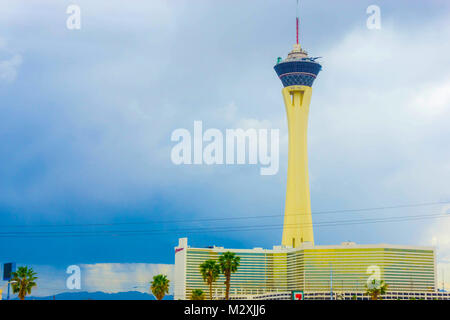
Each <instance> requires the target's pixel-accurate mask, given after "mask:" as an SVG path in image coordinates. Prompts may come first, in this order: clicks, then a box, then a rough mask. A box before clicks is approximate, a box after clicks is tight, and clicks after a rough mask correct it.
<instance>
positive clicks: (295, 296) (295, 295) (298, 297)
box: [292, 291, 303, 300]
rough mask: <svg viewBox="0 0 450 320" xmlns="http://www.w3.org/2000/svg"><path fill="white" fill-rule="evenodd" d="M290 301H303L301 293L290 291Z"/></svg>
mask: <svg viewBox="0 0 450 320" xmlns="http://www.w3.org/2000/svg"><path fill="white" fill-rule="evenodd" d="M292 300H303V291H292Z"/></svg>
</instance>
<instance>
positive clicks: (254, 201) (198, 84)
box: [0, 0, 450, 294]
mask: <svg viewBox="0 0 450 320" xmlns="http://www.w3.org/2000/svg"><path fill="white" fill-rule="evenodd" d="M301 3H302V4H301V27H300V29H301V36H300V38H301V43H302V46H303V47H304V48H305V49H306V50H308V52H309V53H310V54H311V55H313V56H321V57H323V58H322V59H321V60H320V61H321V63H322V64H323V71H322V72H321V73H320V75H319V77H318V79H317V80H316V82H315V84H314V90H313V98H312V103H311V112H310V123H309V125H310V127H309V141H308V143H309V167H310V180H311V202H312V208H313V219H314V222H315V223H316V224H318V223H324V222H330V221H339V220H352V221H353V220H355V219H356V220H358V219H372V218H391V217H405V216H406V217H410V216H421V217H424V216H426V215H439V217H438V218H435V219H432V218H430V217H425V218H423V219H422V218H421V219H420V220H419V219H418V220H411V219H409V218H407V219H406V220H405V221H402V222H384V223H376V224H367V223H366V224H357V225H354V224H353V225H352V224H349V223H343V224H341V225H338V226H319V225H317V227H316V228H315V239H316V243H317V244H336V243H340V242H342V241H346V240H352V241H355V242H358V243H382V242H383V243H394V244H411V245H435V246H437V248H438V259H439V270H438V271H439V276H440V273H441V271H442V270H443V269H444V268H447V270H448V271H447V272H445V274H446V277H447V288H449V287H450V267H449V266H450V235H449V230H450V219H448V218H446V217H445V214H448V213H449V212H450V206H449V204H450V148H449V145H450V142H449V138H450V126H449V123H450V62H449V59H448V56H449V53H450V42H449V41H448V39H449V38H450V3H448V1H444V0H433V1H411V0H408V1H406V0H402V1H382V0H370V1H364V0H361V1H356V0H355V1H350V0H340V1H335V0H329V1H312V0H304V1H301ZM70 4H77V5H79V7H80V9H81V29H80V30H69V29H67V27H66V20H67V18H68V17H69V14H67V13H66V10H67V7H68V6H69V5H70ZM372 4H376V5H378V6H379V7H380V9H381V29H380V30H369V29H368V28H367V26H366V20H367V18H368V14H367V13H366V9H367V7H368V6H369V5H372ZM294 22H295V1H293V0H283V1H280V0H270V1H264V2H263V1H256V0H248V1H238V0H235V1H234V0H233V1H212V0H208V1H207V0H198V1H187V0H185V1H182V0H152V1H137V0H136V1H126V2H125V1H118V0H108V1H100V0H95V1H92V0H91V1H88V0H72V1H62V0H61V1H50V0H48V1H47V0H41V1H18V0H2V1H1V3H0V159H1V162H0V163H1V165H0V218H1V223H0V233H1V234H0V236H1V241H0V261H1V262H7V261H17V262H19V263H20V264H27V265H32V266H35V267H36V269H37V270H40V274H41V275H42V278H43V279H49V278H47V275H48V274H58V275H59V276H58V277H57V278H58V279H54V278H55V277H53V280H52V279H49V280H45V283H47V284H48V285H47V288H58V289H59V288H60V287H64V283H65V279H66V277H67V275H66V274H65V269H66V268H67V266H69V265H73V264H77V265H80V266H81V267H82V270H83V271H84V274H86V275H87V274H94V273H96V274H98V273H99V272H100V273H102V274H104V275H106V274H107V273H108V272H115V273H118V274H119V275H118V276H117V277H116V278H117V279H119V280H117V281H116V282H117V283H114V285H113V284H110V286H109V287H108V288H104V287H101V285H99V286H98V288H100V289H101V290H104V291H108V292H117V290H126V288H131V287H133V285H132V283H130V281H128V280H127V281H128V282H126V281H125V280H123V281H120V279H121V276H120V274H121V272H122V273H123V272H125V271H123V270H131V269H132V270H133V271H132V272H133V274H136V276H135V277H134V276H133V277H134V278H133V279H135V281H134V280H133V281H134V282H135V283H139V285H141V282H144V283H145V281H144V280H143V279H144V278H147V279H148V280H149V278H150V277H151V275H152V274H154V272H156V271H155V270H157V271H158V270H162V269H159V268H163V269H164V268H166V269H164V270H167V273H169V274H170V273H171V271H170V266H167V265H168V264H173V263H174V251H173V247H174V246H175V245H176V244H177V242H178V240H177V239H178V237H180V236H188V237H189V243H190V244H191V245H193V246H207V245H211V244H216V245H222V246H225V247H239V248H248V247H255V246H258V247H261V246H262V247H271V246H273V245H276V244H279V242H280V241H281V229H280V228H279V227H274V228H273V229H271V230H268V231H267V230H265V231H261V230H257V228H256V230H252V231H241V232H236V231H233V232H225V231H217V230H214V228H216V229H217V228H220V227H236V226H243V225H251V226H258V225H274V226H279V225H280V224H282V221H283V217H282V215H283V211H284V200H285V199H284V197H285V183H286V169H287V167H286V166H287V128H286V119H285V117H286V115H285V111H284V106H283V102H282V97H281V83H280V81H279V79H278V78H277V77H276V74H275V72H274V70H273V65H274V64H275V62H276V58H277V57H278V56H283V57H284V56H286V54H287V53H288V52H289V51H290V50H291V47H292V44H293V43H294V40H295V25H294ZM195 120H201V121H203V126H204V128H218V129H220V130H225V129H227V128H271V129H279V130H280V170H279V172H278V174H276V175H273V176H261V175H260V174H259V166H255V165H243V166H242V165H241V166H237V165H234V166H225V165H216V166H206V165H202V166H193V165H191V166H189V165H185V166H176V165H174V164H173V163H172V161H171V158H170V153H171V149H172V147H173V146H174V142H172V141H171V140H170V137H171V134H172V132H173V131H174V130H175V129H177V128H186V129H188V130H190V131H192V130H193V122H194V121H195ZM439 202H441V204H434V205H431V204H430V203H439ZM446 202H447V203H446ZM416 204H430V205H423V206H422V205H420V206H415V205H416ZM402 205H412V206H408V207H401V208H396V209H393V208H391V209H378V210H371V211H345V210H352V209H360V208H384V207H396V206H402ZM342 210H344V211H345V212H337V213H326V214H321V213H323V212H324V211H342ZM314 213H316V214H314ZM264 216H273V217H272V218H267V217H264ZM443 216H444V217H443ZM224 217H251V218H249V219H246V220H216V221H213V220H209V221H205V219H215V218H224ZM258 217H259V218H258ZM202 219H203V221H202ZM199 228H206V231H205V232H192V230H194V231H198V230H199ZM177 229H181V230H183V229H184V230H191V232H187V231H184V232H183V231H176V230H177ZM111 231H117V232H120V231H132V232H131V233H129V234H127V235H124V234H123V233H114V232H111ZM136 231H140V232H142V233H143V234H137V233H136ZM149 231H152V232H149ZM155 231H157V232H155ZM11 232H40V233H39V237H24V236H23V235H19V236H18V235H17V233H15V234H14V235H12V234H11ZM71 232H86V233H85V234H81V235H80V234H77V235H76V236H75V235H74V234H73V233H71ZM89 232H95V235H94V236H92V234H89ZM55 233H57V234H55ZM130 264H134V265H130ZM93 266H95V268H94V267H93ZM93 268H94V269H95V272H94V271H92V270H93ZM127 268H128V269H127ZM55 270H57V271H55ZM143 275H145V276H143ZM96 277H97V278H98V277H99V276H98V275H97V276H96ZM42 281H44V280H42ZM133 281H132V282H133ZM439 281H440V283H441V282H442V279H441V278H439ZM53 282H54V283H53ZM89 283H96V282H93V281H89ZM41 287H44V285H41ZM96 288H97V286H91V287H89V288H88V289H89V290H95V289H96ZM40 290H44V289H40ZM143 290H144V291H145V290H146V289H143ZM41 293H42V292H41ZM46 293H48V292H45V294H46ZM42 294H44V293H42Z"/></svg>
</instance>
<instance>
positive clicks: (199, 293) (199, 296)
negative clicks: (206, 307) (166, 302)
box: [191, 289, 205, 300]
mask: <svg viewBox="0 0 450 320" xmlns="http://www.w3.org/2000/svg"><path fill="white" fill-rule="evenodd" d="M191 300H205V293H204V292H203V290H201V289H195V290H192V293H191Z"/></svg>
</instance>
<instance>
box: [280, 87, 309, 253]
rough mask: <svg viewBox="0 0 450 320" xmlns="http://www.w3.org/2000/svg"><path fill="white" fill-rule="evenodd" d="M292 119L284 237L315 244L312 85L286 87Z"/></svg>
mask: <svg viewBox="0 0 450 320" xmlns="http://www.w3.org/2000/svg"><path fill="white" fill-rule="evenodd" d="M282 92H283V98H284V104H285V106H286V113H287V119H288V132H289V155H288V173H287V188H286V206H285V212H284V227H283V241H282V244H283V245H285V246H292V247H294V248H295V247H298V246H300V245H301V243H302V242H311V243H312V244H314V234H313V225H312V216H311V201H310V194H309V175H308V147H307V131H308V114H309V104H310V102H311V93H312V88H311V87H308V86H289V87H285V88H283V91H282Z"/></svg>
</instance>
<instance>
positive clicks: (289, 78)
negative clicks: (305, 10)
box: [274, 18, 322, 248]
mask: <svg viewBox="0 0 450 320" xmlns="http://www.w3.org/2000/svg"><path fill="white" fill-rule="evenodd" d="M297 30H298V18H297ZM316 59H317V58H310V57H308V54H307V52H306V51H304V50H303V49H302V48H301V46H300V44H299V43H298V32H297V44H295V45H294V49H293V50H292V51H291V52H290V53H289V54H288V56H287V58H286V59H285V60H282V59H280V58H278V61H277V64H276V65H275V67H274V69H275V71H276V73H277V74H278V77H279V78H280V80H281V82H282V83H283V86H284V88H283V90H282V93H283V98H284V104H285V107H286V114H287V120H288V133H289V155H288V172H287V187H286V205H285V212H284V226H283V239H282V245H284V246H292V247H293V248H295V247H299V246H300V245H301V244H302V243H303V242H309V243H311V244H314V233H313V225H312V216H311V201H310V192H309V175H308V150H307V129H308V114H309V104H310V102H311V93H312V85H313V82H314V80H315V79H316V77H317V74H318V73H319V72H320V70H321V69H322V66H321V65H320V64H319V63H317V62H316V61H315V60H316Z"/></svg>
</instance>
